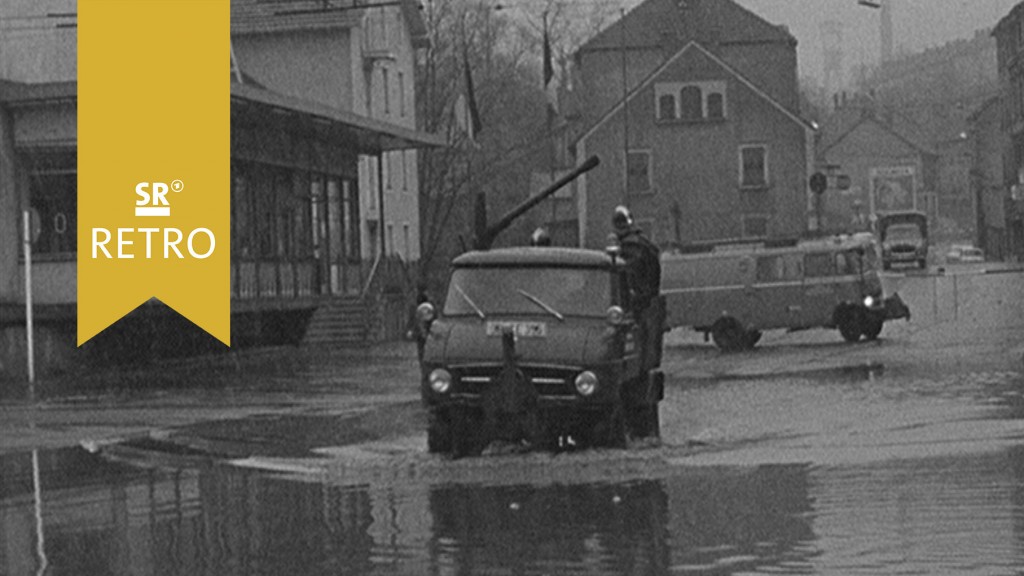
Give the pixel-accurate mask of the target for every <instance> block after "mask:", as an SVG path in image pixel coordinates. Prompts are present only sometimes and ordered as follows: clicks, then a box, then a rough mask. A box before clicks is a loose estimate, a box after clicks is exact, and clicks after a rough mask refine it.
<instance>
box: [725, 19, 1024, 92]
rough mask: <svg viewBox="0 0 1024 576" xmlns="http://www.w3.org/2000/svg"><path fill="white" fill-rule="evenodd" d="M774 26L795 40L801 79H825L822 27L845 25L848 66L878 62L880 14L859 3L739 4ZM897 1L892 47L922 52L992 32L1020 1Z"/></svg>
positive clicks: (844, 58)
mask: <svg viewBox="0 0 1024 576" xmlns="http://www.w3.org/2000/svg"><path fill="white" fill-rule="evenodd" d="M736 1H737V2H738V3H740V4H741V5H743V6H745V7H746V8H747V9H749V10H752V11H753V12H755V13H757V14H758V15H760V16H761V17H762V18H764V19H765V20H768V21H769V22H771V23H773V24H784V25H786V26H788V27H789V30H790V32H791V33H792V34H793V35H794V36H796V38H797V40H798V42H799V44H798V46H797V50H798V59H799V66H800V75H801V76H813V77H815V78H818V79H821V78H822V77H823V74H822V42H821V23H822V22H823V21H825V20H830V19H831V20H839V21H841V22H842V24H843V28H844V30H843V43H844V46H843V66H844V68H846V70H847V72H848V71H849V69H850V68H851V67H854V66H856V65H858V64H860V63H867V64H874V63H876V62H877V61H878V54H879V21H880V18H879V15H880V13H881V11H880V10H878V9H874V8H868V7H865V6H860V5H858V4H857V0H736ZM883 1H889V2H892V6H893V8H892V10H893V49H894V51H895V52H896V53H897V54H898V53H899V52H900V51H908V52H917V51H919V50H922V49H924V48H927V47H929V46H937V45H940V44H944V43H946V42H948V41H950V40H955V39H957V38H969V37H972V36H973V35H974V32H975V31H976V30H979V29H982V28H991V27H992V26H994V25H995V24H996V22H998V21H999V20H1000V19H1001V18H1002V17H1003V16H1005V15H1006V14H1007V13H1009V11H1010V9H1011V8H1013V6H1014V5H1015V4H1016V3H1017V2H1018V1H1019V0H883Z"/></svg>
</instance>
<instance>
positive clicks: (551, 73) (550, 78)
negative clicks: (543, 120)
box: [544, 21, 558, 113]
mask: <svg viewBox="0 0 1024 576" xmlns="http://www.w3.org/2000/svg"><path fill="white" fill-rule="evenodd" d="M544 93H545V94H546V95H547V98H548V111H549V112H550V113H557V112H558V87H557V86H556V85H555V66H554V62H552V58H551V37H550V36H549V35H548V26H547V21H545V22H544Z"/></svg>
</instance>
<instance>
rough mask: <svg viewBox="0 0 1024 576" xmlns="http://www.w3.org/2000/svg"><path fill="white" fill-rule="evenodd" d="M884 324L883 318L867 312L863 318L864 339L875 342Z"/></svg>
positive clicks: (880, 315)
mask: <svg viewBox="0 0 1024 576" xmlns="http://www.w3.org/2000/svg"><path fill="white" fill-rule="evenodd" d="M884 324H885V316H884V315H882V314H875V313H873V312H868V313H867V314H866V315H865V318H864V339H865V340H877V339H878V335H879V334H881V333H882V326H883V325H884Z"/></svg>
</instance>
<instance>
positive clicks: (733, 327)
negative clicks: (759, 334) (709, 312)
mask: <svg viewBox="0 0 1024 576" xmlns="http://www.w3.org/2000/svg"><path fill="white" fill-rule="evenodd" d="M711 338H712V339H713V340H714V341H715V346H718V347H719V348H720V349H722V350H723V351H725V352H734V351H736V350H742V349H744V348H747V341H748V337H747V331H746V330H744V329H743V326H742V325H740V322H739V320H737V319H735V318H733V317H731V316H726V317H725V318H719V319H718V320H717V321H716V322H715V323H714V325H712V326H711Z"/></svg>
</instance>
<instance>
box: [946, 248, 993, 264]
mask: <svg viewBox="0 0 1024 576" xmlns="http://www.w3.org/2000/svg"><path fill="white" fill-rule="evenodd" d="M984 261H985V253H984V252H983V251H982V250H981V248H975V247H974V246H969V245H963V246H961V245H953V246H952V247H950V249H949V252H947V253H946V262H984Z"/></svg>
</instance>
